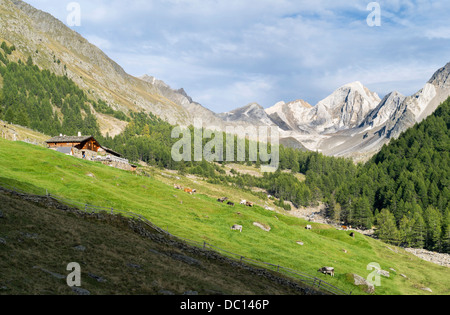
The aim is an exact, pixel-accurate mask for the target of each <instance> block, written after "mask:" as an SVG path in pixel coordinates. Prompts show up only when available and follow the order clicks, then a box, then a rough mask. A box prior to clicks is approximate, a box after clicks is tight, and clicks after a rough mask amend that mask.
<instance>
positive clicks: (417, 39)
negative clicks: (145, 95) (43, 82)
mask: <svg viewBox="0 0 450 315" xmlns="http://www.w3.org/2000/svg"><path fill="white" fill-rule="evenodd" d="M26 2H27V3H29V4H31V5H33V6H34V7H36V8H38V9H41V10H43V11H46V12H49V13H51V14H52V15H53V16H55V17H56V18H58V19H60V20H61V21H62V22H64V23H67V17H68V15H69V14H70V11H68V10H67V5H68V4H69V3H70V2H74V1H61V0H26ZM75 2H77V3H78V4H79V6H80V9H81V12H80V13H81V15H80V17H81V20H80V21H81V25H80V26H72V27H71V28H72V29H73V30H75V31H77V32H79V33H80V34H81V35H82V36H84V37H85V38H87V39H88V40H89V41H91V42H92V43H93V44H95V45H97V46H98V47H99V48H101V49H102V50H103V51H104V52H105V53H106V54H107V55H108V56H109V57H111V58H112V59H113V60H115V61H116V62H117V63H118V64H120V65H121V66H122V67H123V68H124V69H125V71H127V72H128V73H129V74H132V75H135V76H140V75H143V74H148V75H152V76H155V77H157V78H158V79H161V80H163V81H165V82H166V83H167V84H169V85H170V86H171V87H172V88H174V89H178V88H184V89H185V90H186V92H187V93H188V94H189V95H190V96H191V97H192V98H193V99H194V100H195V101H197V102H199V103H201V104H202V105H203V106H205V107H207V108H209V109H211V110H213V111H214V112H218V113H219V112H225V111H230V110H232V109H235V108H237V107H242V106H245V105H247V104H248V103H251V102H258V103H259V104H261V105H262V106H264V107H266V108H267V107H270V106H272V105H274V104H275V103H276V102H278V101H285V102H290V101H294V100H297V99H304V100H306V101H307V102H309V103H311V104H312V105H315V104H316V103H317V102H318V101H320V100H321V99H323V98H325V97H326V96H328V95H329V94H330V93H332V92H333V91H334V90H336V89H337V88H339V87H340V86H342V85H344V84H347V83H350V82H353V81H361V82H362V83H363V84H364V85H365V86H367V87H368V88H369V89H371V90H372V91H375V92H377V93H378V94H379V95H380V97H383V96H384V95H385V94H387V93H389V92H392V91H394V90H397V91H399V92H401V93H403V94H405V95H411V94H413V93H415V92H417V91H418V90H419V89H421V88H422V87H423V85H424V84H425V83H426V82H427V81H428V80H429V79H430V78H431V76H432V74H433V73H434V72H435V71H436V70H437V69H439V68H440V67H442V66H444V65H445V64H446V63H447V62H450V26H449V25H448V20H449V17H450V1H432V0H431V1H426V0H418V1H408V0H390V1H378V2H377V3H378V4H379V6H380V8H381V26H375V27H370V26H369V25H368V24H367V17H368V15H369V14H370V13H371V12H370V11H368V10H367V7H368V4H369V3H370V2H371V1H364V0H354V1H349V0H345V1H344V0H335V1H332V0H317V1H302V0H146V1H145V0H128V1H124V0H108V1H107V0H89V1H87V0H79V1H75Z"/></svg>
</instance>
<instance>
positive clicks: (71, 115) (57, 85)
mask: <svg viewBox="0 0 450 315" xmlns="http://www.w3.org/2000/svg"><path fill="white" fill-rule="evenodd" d="M1 48H2V50H3V52H4V54H3V53H2V51H1V50H0V75H1V76H2V78H3V88H2V90H1V93H0V119H3V120H5V121H8V122H11V123H14V124H18V125H22V126H26V127H30V128H32V129H34V130H38V131H41V132H43V133H45V134H48V135H56V134H59V133H64V134H67V135H75V134H77V132H79V131H80V132H82V133H83V134H85V135H95V136H99V135H100V129H99V126H98V122H97V119H96V117H95V115H94V114H93V109H95V110H96V111H98V112H101V113H106V114H109V115H111V116H115V117H116V118H119V119H123V120H126V119H127V118H126V117H125V115H124V114H123V113H119V112H116V111H114V110H112V109H111V108H110V107H108V106H107V105H106V104H105V103H104V102H102V101H98V102H96V101H92V100H90V99H89V98H88V97H87V95H86V93H84V91H82V90H81V89H80V88H78V86H77V85H76V84H75V83H74V82H73V81H72V80H70V79H69V78H67V77H66V76H56V75H55V74H53V73H51V72H50V71H48V70H40V69H39V68H38V67H37V66H36V65H33V60H32V59H31V57H29V58H28V60H27V61H26V62H25V63H24V62H22V61H21V60H20V59H19V60H18V62H13V61H10V60H9V59H8V57H9V55H11V53H12V52H13V51H14V46H11V47H8V46H7V45H6V43H5V42H3V43H2V45H1ZM55 62H58V60H55Z"/></svg>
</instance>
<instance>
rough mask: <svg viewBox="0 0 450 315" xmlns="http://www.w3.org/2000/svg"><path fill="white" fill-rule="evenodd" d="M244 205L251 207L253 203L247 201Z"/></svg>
mask: <svg viewBox="0 0 450 315" xmlns="http://www.w3.org/2000/svg"><path fill="white" fill-rule="evenodd" d="M245 205H246V206H247V207H253V202H250V201H247V202H246V204H245Z"/></svg>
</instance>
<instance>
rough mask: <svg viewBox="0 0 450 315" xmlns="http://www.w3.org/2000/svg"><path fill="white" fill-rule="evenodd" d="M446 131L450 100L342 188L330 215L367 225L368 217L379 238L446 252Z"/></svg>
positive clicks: (449, 168)
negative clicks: (374, 223)
mask: <svg viewBox="0 0 450 315" xmlns="http://www.w3.org/2000/svg"><path fill="white" fill-rule="evenodd" d="M449 127H450V99H449V100H447V101H445V102H444V103H443V104H442V105H441V106H440V107H439V108H438V109H437V110H436V112H435V113H434V114H433V115H431V116H430V117H429V118H428V119H426V120H425V121H423V122H422V123H420V124H418V125H416V126H415V127H414V128H411V129H409V130H408V131H406V132H405V133H404V134H403V135H402V136H401V137H400V138H399V139H398V140H395V141H392V142H391V143H390V145H388V146H385V147H384V148H383V149H382V150H381V152H380V153H379V154H377V155H376V156H374V157H373V158H372V159H371V160H370V161H369V162H368V163H366V164H365V165H363V166H361V167H360V168H359V170H358V174H357V176H356V177H355V178H354V179H352V180H350V181H347V182H346V183H343V184H342V185H341V186H340V187H339V189H338V190H337V191H336V194H335V203H334V207H333V209H331V214H332V215H334V216H336V217H340V218H344V219H345V220H348V221H350V222H355V223H360V224H363V225H367V226H368V225H370V224H369V223H371V221H373V220H372V218H371V213H373V214H374V215H375V219H376V222H377V223H378V225H379V230H378V234H379V236H380V237H381V238H383V239H385V240H388V241H390V242H392V243H401V244H404V245H406V246H414V247H425V248H427V249H431V250H437V251H445V252H450V206H449V202H450V181H449V178H450V177H449V176H450V157H449V152H450V134H449ZM355 204H358V206H355ZM369 209H370V211H369ZM358 218H359V219H358Z"/></svg>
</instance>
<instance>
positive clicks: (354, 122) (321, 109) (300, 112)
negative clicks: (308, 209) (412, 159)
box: [232, 63, 450, 161]
mask: <svg viewBox="0 0 450 315" xmlns="http://www.w3.org/2000/svg"><path fill="white" fill-rule="evenodd" d="M449 77H450V63H449V64H447V65H446V66H444V67H443V68H441V69H439V70H438V71H437V72H436V73H435V74H434V75H433V76H432V78H431V79H430V80H429V81H428V82H427V83H426V84H425V85H424V87H423V88H422V89H421V90H420V91H418V92H417V93H415V94H414V95H411V96H404V95H402V94H401V93H399V92H396V91H394V92H391V93H389V94H388V95H386V96H385V97H384V98H383V99H380V98H379V96H378V95H377V94H376V93H374V92H372V91H370V90H369V89H368V88H367V87H365V86H364V85H363V84H362V83H361V82H358V81H357V82H353V83H349V84H347V85H344V86H342V87H340V88H338V89H337V90H336V91H335V92H333V93H332V94H331V95H330V96H328V97H326V98H325V99H323V100H322V101H320V102H318V103H317V104H316V105H315V106H311V105H309V104H308V103H307V102H306V101H303V100H298V101H294V102H291V103H285V102H279V103H277V104H275V105H274V106H272V107H270V108H268V109H266V110H265V112H266V114H267V115H268V117H269V118H270V121H271V122H272V123H275V124H276V125H277V126H278V127H279V129H280V132H281V138H282V139H289V141H287V142H288V143H290V145H291V146H296V145H294V142H295V141H296V142H297V145H298V146H300V147H305V148H307V149H308V150H312V151H320V152H322V153H324V154H325V155H332V156H343V157H351V158H353V159H355V160H357V161H364V160H367V159H368V158H370V157H371V156H373V155H374V154H376V153H377V152H378V151H379V150H380V149H381V148H382V146H383V145H384V144H387V143H389V141H390V140H391V139H393V138H398V137H399V136H400V135H401V133H402V132H404V131H406V130H407V129H408V128H410V127H412V126H414V125H415V124H416V123H418V122H421V121H422V120H423V119H425V118H426V117H428V116H429V115H431V114H432V113H433V112H434V111H435V110H436V108H437V107H438V106H439V105H440V104H441V103H442V102H443V101H445V100H446V99H447V98H448V97H449V96H450V80H449ZM232 113H233V121H235V122H238V121H239V120H240V118H239V117H238V115H237V113H239V111H234V112H232ZM249 113H251V112H247V115H246V117H245V118H244V119H242V120H245V121H253V122H255V123H259V124H267V120H266V119H264V120H259V117H261V114H258V116H254V117H248V114H249Z"/></svg>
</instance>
